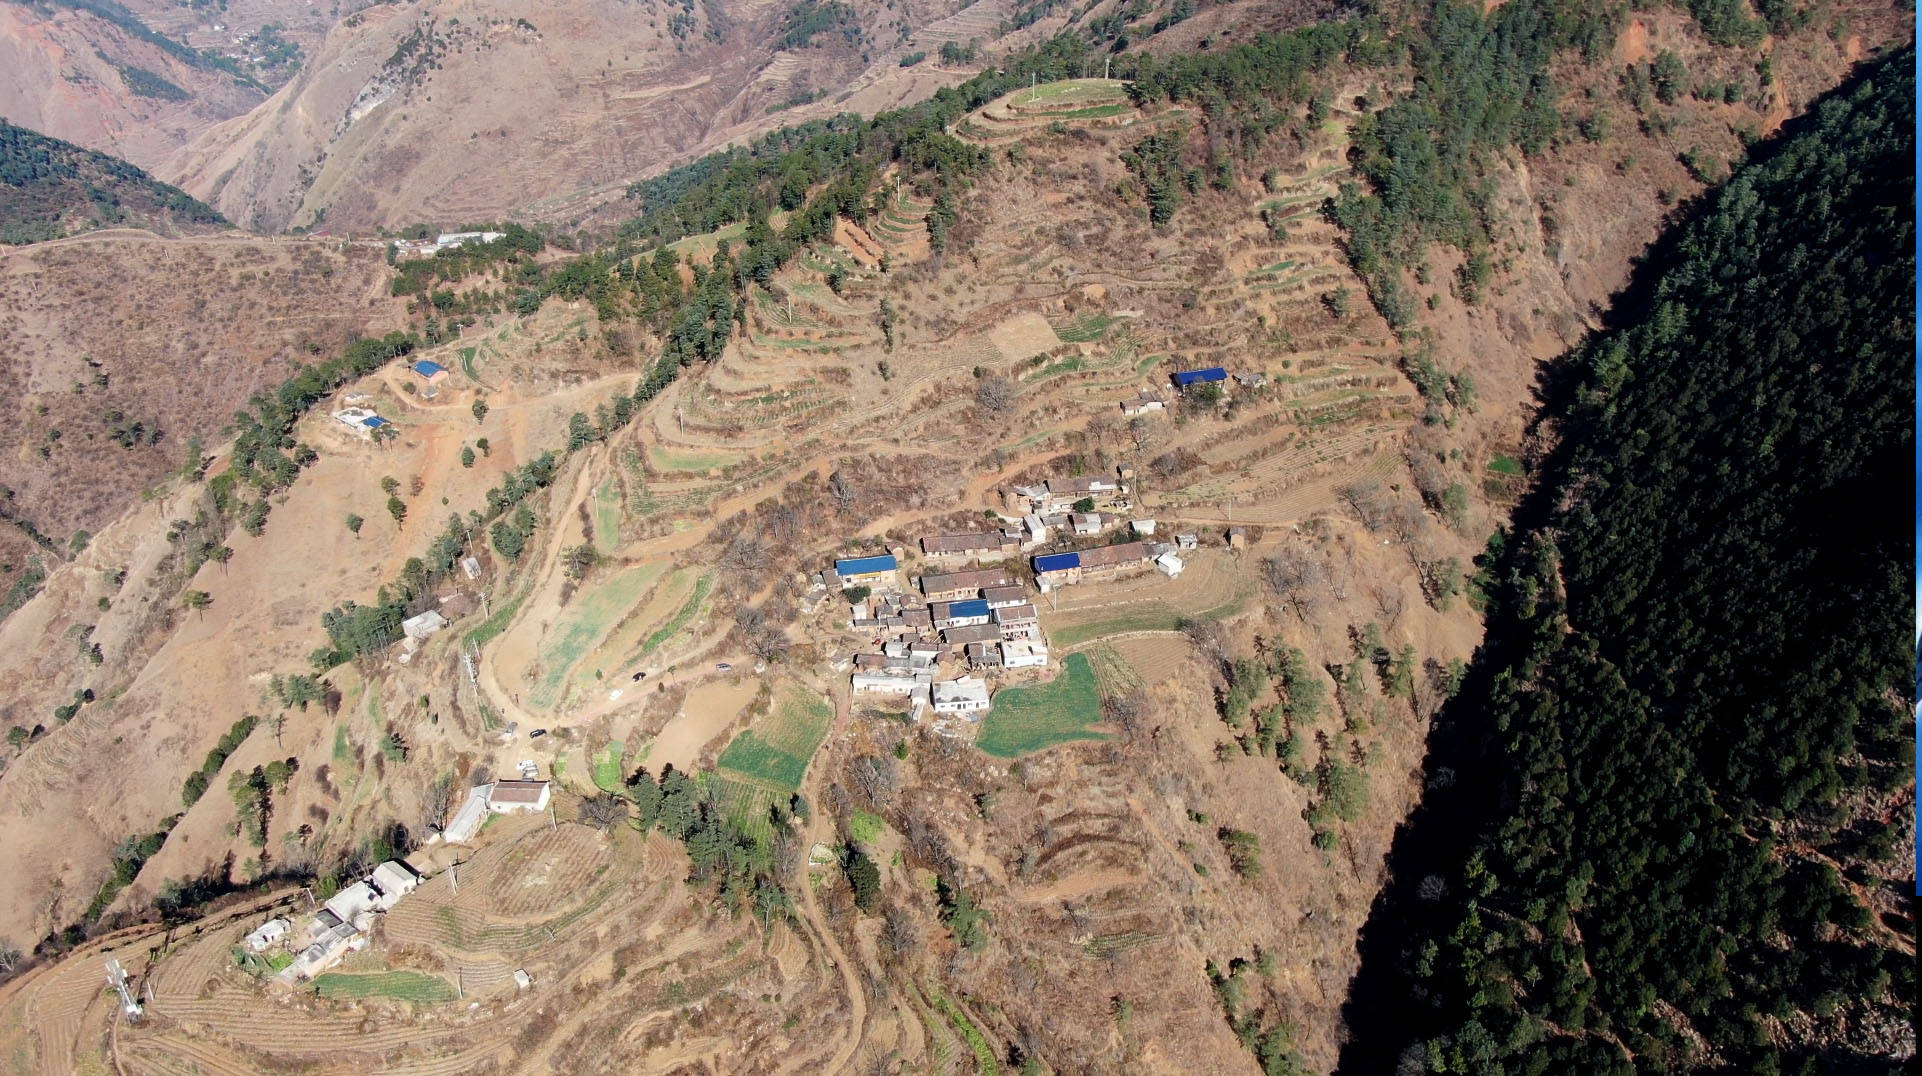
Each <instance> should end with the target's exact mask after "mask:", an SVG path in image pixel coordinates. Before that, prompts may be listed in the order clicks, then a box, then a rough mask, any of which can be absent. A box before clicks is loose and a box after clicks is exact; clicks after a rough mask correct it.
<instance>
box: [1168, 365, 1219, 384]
mask: <svg viewBox="0 0 1922 1076" xmlns="http://www.w3.org/2000/svg"><path fill="white" fill-rule="evenodd" d="M1226 380H1228V371H1226V370H1224V369H1222V368H1221V367H1219V366H1210V367H1208V368H1207V369H1206V370H1183V371H1181V372H1180V373H1178V374H1176V375H1175V384H1176V385H1179V386H1181V387H1182V388H1184V389H1185V388H1187V387H1188V386H1189V385H1196V384H1200V383H1202V382H1204V381H1226Z"/></svg>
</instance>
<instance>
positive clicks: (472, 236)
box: [394, 232, 507, 258]
mask: <svg viewBox="0 0 1922 1076" xmlns="http://www.w3.org/2000/svg"><path fill="white" fill-rule="evenodd" d="M506 235H507V233H505V232H442V233H441V234H439V235H437V236H435V237H434V238H432V239H401V240H396V241H395V243H394V253H395V254H396V255H397V256H399V257H403V258H428V257H432V256H433V255H435V254H438V253H440V252H441V251H443V250H453V249H454V248H455V247H462V246H466V245H467V244H469V243H492V242H493V241H494V240H496V239H502V238H505V237H506Z"/></svg>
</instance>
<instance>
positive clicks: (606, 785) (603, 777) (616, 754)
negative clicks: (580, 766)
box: [594, 740, 627, 792]
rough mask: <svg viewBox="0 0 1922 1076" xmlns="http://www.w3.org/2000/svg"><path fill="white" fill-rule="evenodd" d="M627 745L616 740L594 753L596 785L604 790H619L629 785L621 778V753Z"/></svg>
mask: <svg viewBox="0 0 1922 1076" xmlns="http://www.w3.org/2000/svg"><path fill="white" fill-rule="evenodd" d="M626 747H627V745H626V744H624V743H622V742H621V741H619V740H615V741H614V742H612V743H610V744H608V745H607V746H606V747H603V748H602V749H600V750H599V751H596V752H595V753H594V787H596V788H598V789H600V790H601V791H603V792H619V791H621V790H622V789H624V788H626V787H627V784H626V782H625V781H623V780H621V776H622V774H621V755H622V753H623V752H624V751H625V750H626Z"/></svg>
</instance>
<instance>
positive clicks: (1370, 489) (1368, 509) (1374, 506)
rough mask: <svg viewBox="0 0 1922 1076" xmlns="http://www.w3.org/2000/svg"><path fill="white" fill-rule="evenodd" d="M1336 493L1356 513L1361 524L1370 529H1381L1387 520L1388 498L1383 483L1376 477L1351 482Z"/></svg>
mask: <svg viewBox="0 0 1922 1076" xmlns="http://www.w3.org/2000/svg"><path fill="white" fill-rule="evenodd" d="M1335 495H1336V496H1337V497H1340V498H1341V499H1342V503H1344V504H1346V505H1347V506H1348V508H1349V510H1350V511H1352V512H1354V513H1355V518H1356V519H1358V520H1360V521H1361V525H1362V526H1364V527H1366V528H1368V529H1369V530H1371V531H1376V530H1380V529H1381V526H1382V524H1383V523H1384V522H1386V518H1387V512H1388V498H1387V496H1386V494H1385V493H1384V492H1383V490H1382V486H1381V483H1380V482H1378V481H1376V480H1375V479H1372V478H1365V479H1362V480H1361V481H1359V482H1350V483H1348V484H1347V485H1345V486H1343V487H1341V488H1340V489H1338V490H1336V491H1335Z"/></svg>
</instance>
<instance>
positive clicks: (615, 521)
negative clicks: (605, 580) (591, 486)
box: [592, 476, 622, 552]
mask: <svg viewBox="0 0 1922 1076" xmlns="http://www.w3.org/2000/svg"><path fill="white" fill-rule="evenodd" d="M621 500H622V497H621V484H620V482H619V481H618V480H617V479H615V478H614V477H612V476H609V477H608V479H607V481H605V482H602V483H601V484H600V488H598V489H596V490H595V491H594V510H593V513H592V514H593V517H594V544H595V545H596V546H599V547H600V549H601V550H602V551H603V552H605V551H607V550H610V549H613V548H614V547H615V546H616V545H618V544H619V543H620V540H621Z"/></svg>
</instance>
